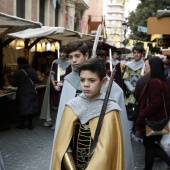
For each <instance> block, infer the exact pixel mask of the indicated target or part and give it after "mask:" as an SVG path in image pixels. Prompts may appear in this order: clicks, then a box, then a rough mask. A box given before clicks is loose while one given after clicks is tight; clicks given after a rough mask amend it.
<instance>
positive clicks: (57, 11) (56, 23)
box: [55, 2, 60, 26]
mask: <svg viewBox="0 0 170 170" xmlns="http://www.w3.org/2000/svg"><path fill="white" fill-rule="evenodd" d="M56 3H57V2H56ZM59 8H60V5H59V4H57V7H56V9H55V26H58V16H59Z"/></svg>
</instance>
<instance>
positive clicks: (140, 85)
mask: <svg viewBox="0 0 170 170" xmlns="http://www.w3.org/2000/svg"><path fill="white" fill-rule="evenodd" d="M149 79H150V76H148V75H145V76H142V77H140V78H139V80H138V81H137V83H136V87H135V91H134V93H133V95H134V97H135V99H136V101H138V100H139V97H140V94H141V92H142V90H143V88H144V87H145V85H146V84H147V83H148V82H149Z"/></svg>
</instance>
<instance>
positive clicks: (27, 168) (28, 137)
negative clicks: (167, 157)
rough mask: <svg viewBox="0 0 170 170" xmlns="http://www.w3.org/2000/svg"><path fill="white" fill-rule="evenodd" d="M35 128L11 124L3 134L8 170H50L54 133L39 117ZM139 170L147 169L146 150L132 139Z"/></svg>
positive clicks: (159, 166) (0, 145)
mask: <svg viewBox="0 0 170 170" xmlns="http://www.w3.org/2000/svg"><path fill="white" fill-rule="evenodd" d="M34 124H35V125H36V126H35V128H34V129H33V130H32V131H31V130H27V129H24V130H20V129H17V128H16V127H15V126H14V125H11V128H10V129H9V130H5V131H1V132H0V150H1V153H2V157H3V160H4V164H5V168H6V170H48V168H49V164H50V156H51V148H52V141H53V133H54V130H51V129H50V128H49V127H43V122H42V121H41V120H39V119H38V118H36V119H35V120H34ZM132 147H133V156H134V162H135V170H143V166H144V148H143V145H142V144H141V143H140V142H135V141H133V140H132ZM165 167H166V165H165V163H163V162H162V161H161V160H160V159H157V160H155V164H154V168H153V170H165V169H166V168H165Z"/></svg>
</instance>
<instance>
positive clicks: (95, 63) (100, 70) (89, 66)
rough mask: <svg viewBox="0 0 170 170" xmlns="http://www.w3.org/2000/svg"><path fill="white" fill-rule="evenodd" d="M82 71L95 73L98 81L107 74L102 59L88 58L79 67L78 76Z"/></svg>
mask: <svg viewBox="0 0 170 170" xmlns="http://www.w3.org/2000/svg"><path fill="white" fill-rule="evenodd" d="M83 70H89V71H92V72H94V73H97V75H98V76H99V78H100V80H102V79H103V78H104V77H105V76H106V72H107V69H106V66H105V64H104V60H103V59H102V58H90V59H88V60H86V61H85V62H84V63H83V64H81V65H80V66H79V75H80V73H81V71H83Z"/></svg>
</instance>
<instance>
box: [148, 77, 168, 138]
mask: <svg viewBox="0 0 170 170" xmlns="http://www.w3.org/2000/svg"><path fill="white" fill-rule="evenodd" d="M158 81H159V80H158ZM159 83H160V84H161V82H160V81H159ZM161 87H162V84H161ZM162 97H163V102H164V110H165V115H166V118H165V119H163V120H160V121H149V120H147V118H146V120H145V124H146V136H153V135H162V134H167V133H169V132H170V131H169V127H168V116H167V111H166V107H165V98H164V94H163V91H162ZM148 101H149V100H147V105H148Z"/></svg>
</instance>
